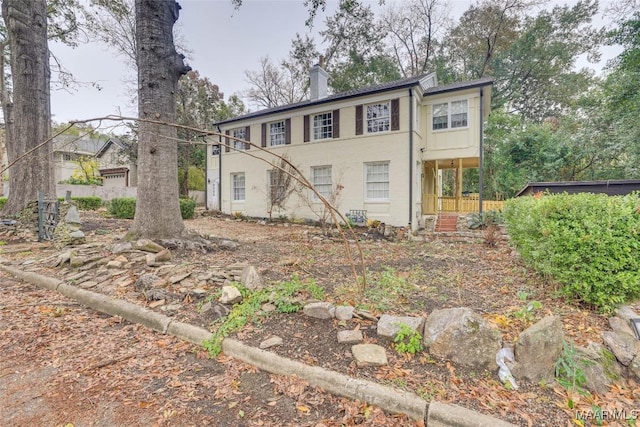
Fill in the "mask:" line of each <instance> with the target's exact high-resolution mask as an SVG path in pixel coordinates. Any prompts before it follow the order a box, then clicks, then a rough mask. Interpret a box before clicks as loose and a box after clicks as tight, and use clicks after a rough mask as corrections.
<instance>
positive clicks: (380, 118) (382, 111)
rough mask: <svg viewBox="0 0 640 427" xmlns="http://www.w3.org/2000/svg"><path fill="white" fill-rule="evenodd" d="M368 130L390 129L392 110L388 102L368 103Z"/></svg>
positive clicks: (382, 130) (380, 130)
mask: <svg viewBox="0 0 640 427" xmlns="http://www.w3.org/2000/svg"><path fill="white" fill-rule="evenodd" d="M366 108H367V132H368V133H373V132H386V131H388V130H389V129H390V124H391V114H390V113H391V111H390V108H389V103H388V102H383V103H381V104H371V105H367V107H366Z"/></svg>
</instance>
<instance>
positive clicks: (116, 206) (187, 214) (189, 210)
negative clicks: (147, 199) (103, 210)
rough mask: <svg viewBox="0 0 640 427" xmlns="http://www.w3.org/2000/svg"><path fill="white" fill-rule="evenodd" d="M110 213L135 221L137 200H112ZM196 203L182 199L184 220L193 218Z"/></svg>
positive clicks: (130, 198) (123, 198) (181, 208)
mask: <svg viewBox="0 0 640 427" xmlns="http://www.w3.org/2000/svg"><path fill="white" fill-rule="evenodd" d="M107 206H108V209H109V213H110V214H111V215H113V216H115V217H116V218H125V219H133V217H134V216H135V214H136V199H134V198H133V197H120V198H116V199H112V200H111V201H110V202H109V203H108V204H107ZM195 208H196V202H195V200H192V199H180V215H181V216H182V219H191V218H193V215H194V212H195Z"/></svg>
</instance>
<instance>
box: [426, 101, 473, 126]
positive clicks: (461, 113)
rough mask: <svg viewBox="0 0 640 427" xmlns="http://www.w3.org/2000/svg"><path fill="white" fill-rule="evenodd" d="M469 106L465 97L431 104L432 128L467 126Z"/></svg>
mask: <svg viewBox="0 0 640 427" xmlns="http://www.w3.org/2000/svg"><path fill="white" fill-rule="evenodd" d="M468 114H469V106H468V103H467V100H466V99H463V100H461V101H452V102H444V103H442V104H435V105H434V106H433V130H442V129H449V128H451V129H455V128H463V127H467V124H468V122H467V120H468Z"/></svg>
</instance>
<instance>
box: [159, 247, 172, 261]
mask: <svg viewBox="0 0 640 427" xmlns="http://www.w3.org/2000/svg"><path fill="white" fill-rule="evenodd" d="M155 260H156V262H167V261H171V251H170V250H169V249H163V250H161V251H160V252H158V253H157V254H156V255H155Z"/></svg>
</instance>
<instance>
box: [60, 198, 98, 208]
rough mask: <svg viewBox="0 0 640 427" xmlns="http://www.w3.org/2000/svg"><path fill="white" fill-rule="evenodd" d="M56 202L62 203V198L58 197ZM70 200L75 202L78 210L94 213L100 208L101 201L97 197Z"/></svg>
mask: <svg viewBox="0 0 640 427" xmlns="http://www.w3.org/2000/svg"><path fill="white" fill-rule="evenodd" d="M58 200H60V201H61V202H62V201H63V200H64V197H58ZM71 200H73V201H74V202H76V204H77V205H78V209H82V210H84V211H95V210H96V209H98V208H99V207H100V206H102V199H101V198H100V197H98V196H87V197H71Z"/></svg>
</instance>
